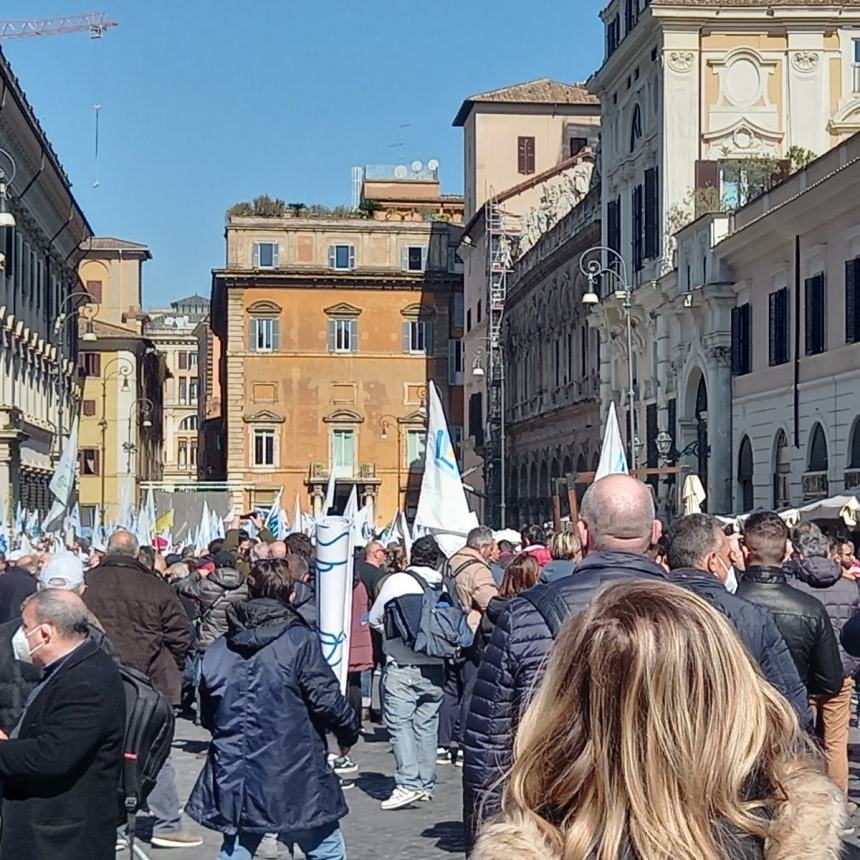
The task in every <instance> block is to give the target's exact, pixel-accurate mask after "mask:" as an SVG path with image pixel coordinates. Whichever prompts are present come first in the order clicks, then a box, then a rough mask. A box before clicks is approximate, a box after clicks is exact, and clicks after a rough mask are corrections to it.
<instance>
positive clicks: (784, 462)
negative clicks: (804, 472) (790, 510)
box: [773, 430, 791, 509]
mask: <svg viewBox="0 0 860 860" xmlns="http://www.w3.org/2000/svg"><path fill="white" fill-rule="evenodd" d="M790 477H791V452H790V451H789V448H788V438H787V437H786V435H785V433H784V432H783V431H782V430H780V431H779V432H778V433H777V434H776V440H775V441H774V444H773V506H774V507H775V508H777V509H779V508H785V507H788V503H789V495H790V494H789V481H790Z"/></svg>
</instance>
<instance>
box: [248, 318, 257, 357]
mask: <svg viewBox="0 0 860 860" xmlns="http://www.w3.org/2000/svg"><path fill="white" fill-rule="evenodd" d="M256 351H257V320H251V322H250V323H248V352H256Z"/></svg>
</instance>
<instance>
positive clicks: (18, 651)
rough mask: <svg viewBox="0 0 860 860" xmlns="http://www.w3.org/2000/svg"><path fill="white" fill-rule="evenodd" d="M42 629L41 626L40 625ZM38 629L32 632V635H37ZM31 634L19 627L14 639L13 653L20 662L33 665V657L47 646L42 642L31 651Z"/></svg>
mask: <svg viewBox="0 0 860 860" xmlns="http://www.w3.org/2000/svg"><path fill="white" fill-rule="evenodd" d="M39 627H41V625H39ZM39 627H36V628H35V629H34V630H31V631H30V633H35V632H36V630H38V629H39ZM30 633H26V632H25V631H24V628H23V627H19V628H18V629H17V630H16V631H15V635H14V636H13V637H12V653H13V654H14V655H15V659H16V660H19V661H20V662H21V663H30V664H32V663H33V655H34V654H35V653H36V652H37V651H38V650H39V649H40V648H41V647H42V646H43V645H44V644H45V643H44V642H40V643H39V644H38V645H37V646H36V647H35V648H34V649H33V650H32V651H31V650H30V641H29V636H30Z"/></svg>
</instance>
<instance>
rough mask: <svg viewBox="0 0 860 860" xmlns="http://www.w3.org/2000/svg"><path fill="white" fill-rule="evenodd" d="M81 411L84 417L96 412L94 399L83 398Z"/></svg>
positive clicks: (91, 415)
mask: <svg viewBox="0 0 860 860" xmlns="http://www.w3.org/2000/svg"><path fill="white" fill-rule="evenodd" d="M81 411H82V412H83V413H84V416H85V417H86V418H92V417H93V416H94V415H95V414H96V402H95V400H84V402H83V403H82V404H81Z"/></svg>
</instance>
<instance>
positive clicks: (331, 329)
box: [328, 320, 337, 352]
mask: <svg viewBox="0 0 860 860" xmlns="http://www.w3.org/2000/svg"><path fill="white" fill-rule="evenodd" d="M336 325H337V324H336V322H335V320H329V321H328V351H329V352H334V351H335V347H336V346H337V342H336V341H335V336H336V331H335V330H336Z"/></svg>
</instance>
